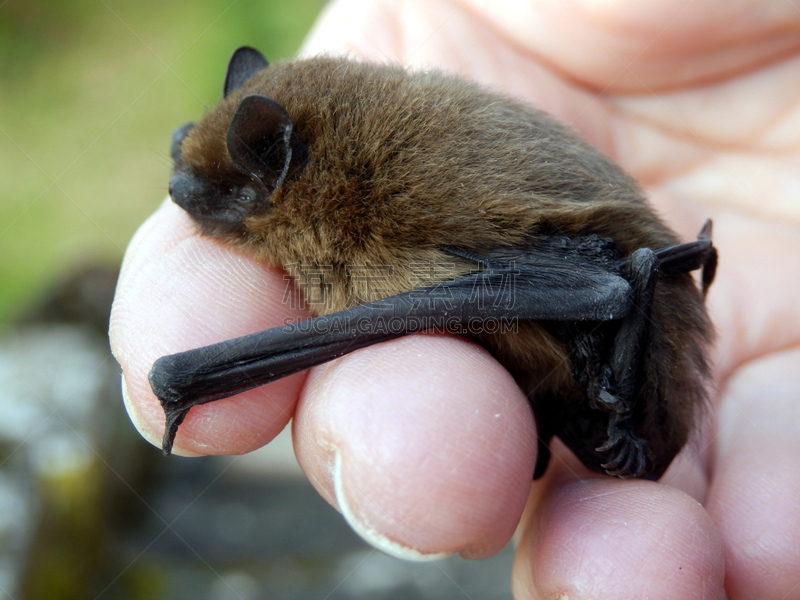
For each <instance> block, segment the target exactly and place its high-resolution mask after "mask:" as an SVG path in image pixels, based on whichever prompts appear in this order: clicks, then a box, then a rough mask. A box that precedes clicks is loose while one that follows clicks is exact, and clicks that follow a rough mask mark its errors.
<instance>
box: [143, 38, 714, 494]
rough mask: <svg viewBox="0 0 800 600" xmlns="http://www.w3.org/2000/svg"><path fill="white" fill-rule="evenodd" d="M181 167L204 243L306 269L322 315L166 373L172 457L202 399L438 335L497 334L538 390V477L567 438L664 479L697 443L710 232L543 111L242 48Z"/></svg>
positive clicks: (191, 136)
mask: <svg viewBox="0 0 800 600" xmlns="http://www.w3.org/2000/svg"><path fill="white" fill-rule="evenodd" d="M172 155H173V159H174V161H175V165H174V166H175V169H174V175H173V176H172V179H171V180H170V195H171V196H172V199H173V200H174V201H175V202H176V203H177V204H179V205H180V206H181V207H183V208H184V209H185V210H186V211H187V212H188V213H189V214H190V215H191V216H192V218H193V219H194V220H195V221H196V222H197V225H198V226H199V229H200V231H201V232H202V233H204V234H206V235H210V236H212V237H214V238H216V239H218V240H219V241H220V242H221V243H223V244H225V245H226V246H228V247H230V248H232V249H234V250H238V251H241V252H245V253H247V254H248V255H249V256H252V257H254V258H256V259H257V260H260V261H263V262H265V263H267V264H270V265H278V266H283V267H284V268H286V269H287V270H288V271H289V272H290V274H291V276H292V278H293V280H294V282H295V283H296V284H297V286H298V287H299V288H300V290H302V291H303V292H304V293H305V295H306V297H307V298H314V299H315V301H314V302H313V303H309V309H310V310H311V311H312V312H313V313H314V314H315V317H314V318H312V319H309V320H307V321H302V322H299V323H294V324H292V325H287V326H286V327H280V328H276V329H271V330H268V331H264V332H260V333H254V334H251V335H249V336H245V337H242V338H237V339H234V340H229V341H226V342H223V343H220V344H214V345H212V346H208V347H205V348H198V349H196V350H191V351H188V352H182V353H180V354H175V355H172V356H166V357H163V358H161V359H159V360H157V361H156V362H155V364H154V365H153V368H152V371H151V372H150V382H151V386H152V388H153V391H154V392H155V393H156V395H157V396H158V398H159V400H160V401H161V404H162V406H163V408H164V411H165V413H166V417H167V422H166V430H165V433H164V439H163V447H164V451H165V452H166V453H169V452H170V449H171V447H172V443H173V440H174V437H175V434H176V432H177V429H178V426H179V425H180V423H181V422H182V421H183V419H184V417H185V416H186V414H187V412H188V411H189V409H190V408H191V407H192V406H194V405H196V404H202V403H205V402H211V401H214V400H217V399H220V398H224V397H227V396H231V395H233V394H236V393H239V392H241V391H244V390H247V389H251V388H253V387H256V386H259V385H263V384H265V383H267V382H270V381H273V380H275V379H279V378H281V377H285V376H287V375H290V374H292V373H296V372H298V371H301V370H304V369H307V368H309V367H311V366H314V365H316V364H320V363H322V362H325V361H328V360H332V359H334V358H336V357H339V356H342V355H344V354H346V353H348V352H351V351H353V350H356V349H358V348H363V347H365V346H368V345H370V344H374V343H378V342H381V341H385V340H389V339H392V338H396V337H398V336H401V335H405V334H409V333H415V332H419V331H424V330H428V329H444V330H449V331H453V332H456V333H461V334H464V335H469V336H470V337H472V338H473V339H475V340H477V341H478V342H479V343H481V344H482V345H483V346H485V347H486V348H487V349H488V350H489V351H490V352H491V353H492V354H493V355H494V356H495V357H496V358H497V360H498V361H500V362H501V363H502V364H503V365H504V366H505V367H506V368H507V369H508V370H509V371H510V372H511V373H512V374H513V376H514V377H515V378H516V381H517V382H518V384H519V385H520V387H521V388H522V389H523V390H524V391H525V392H526V393H527V394H528V397H529V398H530V401H531V403H532V406H533V410H534V413H535V415H536V419H537V424H538V427H539V458H538V463H537V467H536V472H535V474H534V475H535V476H539V475H541V474H542V473H543V472H544V470H545V468H546V467H547V463H548V460H549V456H550V454H549V450H548V443H549V441H550V439H551V438H552V437H553V436H554V435H556V436H558V437H559V438H561V439H562V440H563V441H564V442H565V443H566V444H567V446H569V447H570V448H571V449H572V451H573V452H574V453H575V454H576V455H577V456H578V457H579V458H580V459H581V461H583V463H584V464H585V465H586V466H587V467H589V468H590V469H593V470H595V471H598V472H606V473H608V474H610V475H616V476H618V477H640V476H641V477H647V478H650V479H657V478H658V477H660V476H661V475H662V474H663V473H664V471H665V470H666V468H667V467H668V466H669V464H670V462H671V461H672V459H673V457H674V456H675V454H676V453H677V452H678V451H679V450H680V449H681V448H682V447H683V445H684V444H685V442H686V441H687V438H688V436H689V434H690V432H691V430H692V428H693V425H694V422H695V420H696V417H697V414H698V411H699V409H700V408H701V407H702V405H703V403H704V400H705V398H706V393H705V385H706V383H707V379H708V377H709V366H708V362H707V359H706V347H707V345H708V344H709V341H710V339H711V337H712V327H711V325H710V323H709V320H708V317H707V315H706V312H705V309H704V306H703V298H704V294H705V291H706V289H707V288H708V286H709V285H710V284H711V282H712V280H713V277H714V271H715V268H716V261H717V254H716V250H715V249H714V247H713V246H712V244H711V240H710V233H711V223H710V221H709V222H708V223H706V225H705V226H704V227H703V229H702V231H701V232H700V235H699V237H698V240H697V241H695V242H689V243H684V244H680V243H679V240H678V239H677V237H676V236H675V234H674V233H672V232H671V231H670V230H669V228H668V227H667V226H666V225H664V223H662V222H661V220H660V219H659V218H658V217H657V216H656V214H655V212H654V211H653V209H652V208H651V207H650V206H649V205H648V203H647V202H646V201H645V199H644V198H643V196H642V194H641V192H640V191H639V189H638V187H637V185H636V183H635V182H634V181H633V180H632V179H631V178H630V177H629V176H628V175H626V174H625V173H624V172H623V171H622V170H621V169H620V168H619V167H618V166H617V165H616V164H614V163H613V162H612V161H611V160H609V159H608V158H607V157H605V156H604V155H603V154H601V153H600V152H599V151H597V150H596V149H595V148H593V147H592V146H590V145H589V144H588V143H586V142H584V141H583V140H581V139H580V138H579V137H578V136H577V135H575V134H574V133H572V132H571V131H570V130H569V129H568V128H567V127H566V126H564V125H562V124H560V123H558V122H556V121H554V120H553V119H551V118H550V117H548V116H547V115H545V114H544V113H542V112H539V111H537V110H535V109H533V108H531V107H529V106H526V105H524V104H523V103H521V102H518V101H516V100H512V99H509V98H507V97H504V96H502V95H498V94H496V93H494V92H491V91H488V90H486V89H484V88H482V87H480V86H478V85H476V84H474V83H470V82H468V81H464V80H462V79H459V78H456V77H452V76H448V75H443V74H440V73H431V72H424V73H409V72H407V71H406V70H404V69H402V68H400V67H397V66H385V65H374V64H367V63H363V62H358V61H353V60H347V59H341V58H325V57H320V58H312V59H305V60H295V61H291V62H284V63H279V64H275V65H268V64H267V61H266V59H264V57H263V56H262V55H261V54H260V53H259V52H258V51H256V50H253V49H252V48H239V49H238V50H237V51H236V52H234V54H233V56H232V57H231V60H230V63H229V65H228V71H227V74H226V76H225V83H224V87H223V99H222V101H221V102H220V104H219V106H217V107H216V108H215V109H214V110H213V111H212V112H211V113H210V114H209V115H207V116H206V117H205V118H204V119H203V120H202V121H200V122H199V123H198V124H197V125H194V124H192V123H188V124H186V125H184V126H182V127H179V128H178V129H177V130H176V131H175V133H174V134H173V141H172ZM701 267H702V290H698V288H697V286H696V284H695V283H694V280H693V278H692V276H691V274H690V273H689V272H690V271H692V270H695V269H698V268H701ZM365 273H367V275H366V276H365V275H364V274H365ZM376 273H380V274H381V275H380V285H377V286H376V285H374V284H375V277H376V275H375V274H376Z"/></svg>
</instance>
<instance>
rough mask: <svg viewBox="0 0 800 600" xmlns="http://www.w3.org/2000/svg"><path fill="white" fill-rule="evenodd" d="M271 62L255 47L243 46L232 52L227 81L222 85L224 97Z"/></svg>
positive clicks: (226, 74)
mask: <svg viewBox="0 0 800 600" xmlns="http://www.w3.org/2000/svg"><path fill="white" fill-rule="evenodd" d="M268 65H269V63H268V62H267V59H266V58H264V55H263V54H261V52H259V51H258V50H256V49H255V48H250V47H249V46H242V47H241V48H237V49H236V50H234V51H233V54H231V57H230V59H229V60H228V70H227V71H226V72H225V83H224V84H223V86H222V97H223V98H227V97H228V94H230V93H231V92H234V91H236V90H238V89H239V88H240V87H242V86H243V85H244V84H245V82H246V81H247V80H248V79H250V78H251V77H252V76H253V75H255V74H256V73H258V72H259V71H260V70H261V69H263V68H264V67H266V66H268Z"/></svg>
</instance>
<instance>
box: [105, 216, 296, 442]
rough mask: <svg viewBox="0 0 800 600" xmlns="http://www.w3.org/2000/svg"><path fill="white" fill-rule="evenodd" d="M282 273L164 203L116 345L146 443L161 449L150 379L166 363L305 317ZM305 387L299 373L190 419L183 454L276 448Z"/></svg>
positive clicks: (119, 294) (130, 283) (123, 294)
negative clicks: (194, 350) (159, 361)
mask: <svg viewBox="0 0 800 600" xmlns="http://www.w3.org/2000/svg"><path fill="white" fill-rule="evenodd" d="M287 286H289V282H288V280H286V279H285V278H284V275H283V273H282V272H281V271H279V270H277V269H274V268H271V267H267V266H265V265H262V264H260V263H258V262H255V261H253V260H250V259H248V258H246V257H243V256H240V255H238V254H235V253H233V252H231V251H229V250H227V249H226V248H224V247H223V246H221V245H220V244H218V243H217V242H216V241H214V240H212V239H210V238H207V237H203V236H201V235H199V234H198V232H197V230H196V227H195V226H194V225H193V224H192V222H191V221H190V219H189V218H188V217H187V216H186V214H185V213H184V212H183V211H182V210H180V209H179V208H178V207H176V206H175V205H174V204H172V203H167V204H164V205H162V206H161V207H160V208H159V209H158V210H157V211H156V212H155V213H154V214H153V215H152V216H151V217H150V219H148V220H147V222H146V223H145V224H144V225H143V226H142V227H141V228H140V230H139V231H138V232H137V233H136V235H135V236H134V239H133V240H132V242H131V245H130V247H129V248H128V251H127V252H126V255H125V261H124V264H123V268H122V271H121V274H120V278H119V282H118V285H117V291H116V295H115V300H114V306H113V309H112V314H111V322H110V329H109V337H110V341H111V347H112V352H113V354H114V356H115V358H116V359H117V360H118V362H119V363H120V365H121V366H122V372H123V375H124V384H123V386H124V393H125V404H126V408H127V410H128V413H129V414H130V415H131V419H132V421H133V423H134V425H135V426H136V427H137V429H138V430H139V431H140V432H141V433H142V435H143V436H144V437H145V439H147V440H148V441H150V442H151V443H152V444H154V445H156V446H159V447H160V446H161V441H160V440H161V435H162V433H163V430H164V425H165V420H164V412H163V410H162V409H161V406H160V403H159V401H158V399H157V398H156V397H155V395H154V394H153V392H152V390H151V389H150V384H149V379H148V373H149V371H150V368H151V367H152V364H153V362H154V361H155V360H156V359H158V358H159V357H161V356H164V355H168V354H174V353H176V352H181V351H183V350H188V349H192V348H198V347H202V346H206V345H209V344H213V343H216V342H220V341H223V340H227V339H231V338H234V337H238V336H241V335H245V334H248V333H253V332H256V331H260V330H264V329H269V328H271V327H276V326H279V325H281V324H283V323H284V321H285V319H286V318H292V319H297V318H300V317H301V316H302V315H303V313H302V311H300V310H299V309H298V308H296V307H294V306H292V305H291V304H290V303H287V302H286V299H287V298H288V299H292V298H294V297H295V296H294V295H293V294H291V293H290V288H289V287H287ZM303 381H304V375H302V374H298V375H294V376H291V377H288V378H285V379H282V380H279V381H276V382H273V383H271V384H269V385H267V386H263V387H261V388H256V389H254V390H250V391H248V392H245V393H243V394H239V395H237V396H233V397H231V398H226V399H224V400H220V401H217V402H213V403H210V404H205V405H202V406H195V407H192V409H191V410H190V411H189V413H188V415H187V417H186V419H185V421H184V423H183V424H182V425H181V427H180V429H179V431H178V435H177V437H176V440H175V447H174V453H175V454H182V455H197V454H240V453H244V452H249V451H251V450H254V449H256V448H258V447H260V446H263V445H264V444H265V443H267V442H268V441H270V440H271V439H272V438H273V437H274V436H275V435H277V434H278V433H279V432H280V431H281V429H283V427H284V426H285V425H286V424H287V423H288V422H289V420H290V419H291V417H292V414H293V411H294V405H295V403H296V400H297V397H298V395H299V391H300V388H301V387H302V384H303Z"/></svg>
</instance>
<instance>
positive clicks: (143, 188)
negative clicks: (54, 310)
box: [0, 0, 324, 325]
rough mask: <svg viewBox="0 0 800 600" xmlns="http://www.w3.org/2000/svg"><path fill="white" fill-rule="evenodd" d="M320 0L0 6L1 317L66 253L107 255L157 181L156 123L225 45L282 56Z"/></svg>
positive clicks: (189, 100)
mask: <svg viewBox="0 0 800 600" xmlns="http://www.w3.org/2000/svg"><path fill="white" fill-rule="evenodd" d="M323 4H324V2H323V1H322V0H273V1H271V2H270V1H256V0H226V1H212V0H195V1H192V2H170V1H165V0H158V1H156V0H139V1H136V2H133V1H128V2H123V1H120V0H70V1H56V0H49V1H47V0H38V1H33V2H31V1H23V0H8V2H6V3H5V4H2V6H0V165H2V170H0V325H3V324H5V323H7V322H8V321H9V319H11V318H12V317H13V315H15V314H17V313H18V312H20V311H21V310H22V309H23V308H24V307H25V306H26V305H27V304H28V303H29V302H30V301H31V300H32V299H33V298H35V297H36V296H37V295H38V294H40V293H41V291H42V290H43V289H44V288H45V287H47V285H48V284H49V283H50V282H52V281H54V280H55V279H57V278H58V277H60V276H61V274H62V273H65V272H67V271H69V270H70V269H71V268H72V267H74V266H75V265H76V264H78V263H111V264H113V263H116V262H119V261H120V260H121V258H122V253H123V251H124V249H125V246H126V245H127V243H128V240H129V239H130V237H131V236H132V235H133V233H134V231H136V228H137V227H138V226H139V225H140V224H141V223H142V221H143V220H144V219H145V218H146V217H147V215H148V214H150V213H151V212H152V211H153V210H154V209H155V208H156V206H158V204H159V203H160V202H161V200H162V199H163V198H164V197H165V195H166V190H167V181H168V179H169V169H170V161H169V153H168V150H169V136H170V134H171V132H172V129H173V128H174V127H175V126H177V125H179V124H181V123H183V122H185V121H189V120H195V119H197V118H198V117H200V116H201V115H202V114H203V112H204V111H205V110H206V109H207V108H208V107H209V106H211V105H213V104H214V103H215V102H216V101H217V100H218V99H219V95H220V89H221V85H222V77H223V74H224V70H225V63H226V61H227V58H228V56H229V55H230V52H231V51H232V50H233V48H235V47H236V46H240V45H252V46H255V47H257V48H259V49H260V50H261V51H262V52H264V54H265V55H266V56H267V57H268V58H269V59H270V60H276V59H279V58H288V57H291V56H292V55H293V54H294V53H295V52H296V51H297V48H298V47H299V45H300V43H301V41H302V39H303V37H304V36H305V34H306V33H307V31H308V29H309V28H310V27H311V24H312V23H313V20H314V18H315V17H316V15H317V14H318V12H319V10H320V9H321V8H322V6H323Z"/></svg>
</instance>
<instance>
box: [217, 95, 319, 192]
mask: <svg viewBox="0 0 800 600" xmlns="http://www.w3.org/2000/svg"><path fill="white" fill-rule="evenodd" d="M228 154H230V157H231V161H232V162H233V164H234V165H235V166H236V167H237V168H238V169H240V170H241V171H243V172H245V173H248V174H250V175H255V176H257V177H258V178H259V179H260V180H261V181H262V182H263V183H264V185H266V186H267V187H268V188H271V189H276V188H278V187H279V186H280V185H281V184H282V183H283V180H284V179H285V178H286V176H287V175H288V174H289V173H290V172H292V171H293V170H294V169H296V168H298V167H301V166H303V164H304V163H305V160H306V158H307V156H308V151H307V150H306V147H305V146H304V145H303V143H302V142H300V140H298V139H297V137H296V136H295V135H294V125H293V123H292V119H291V118H290V117H289V114H288V113H287V112H286V110H285V109H284V108H283V107H282V106H281V105H280V104H278V103H277V102H275V100H273V99H272V98H268V97H267V96H262V95H261V94H250V95H249V96H245V98H244V100H242V101H241V103H240V104H239V107H238V108H237V109H236V113H235V114H234V115H233V119H231V124H230V126H229V127H228Z"/></svg>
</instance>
